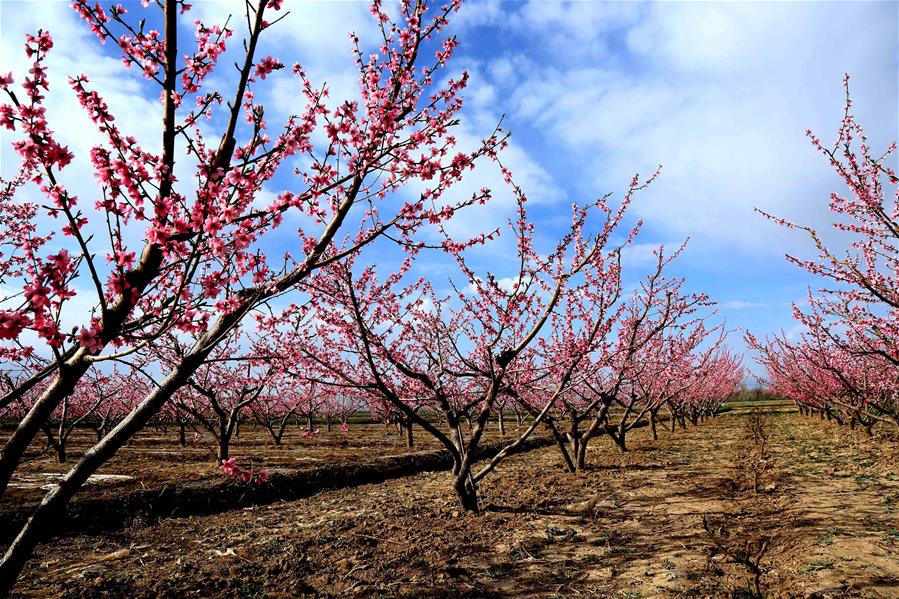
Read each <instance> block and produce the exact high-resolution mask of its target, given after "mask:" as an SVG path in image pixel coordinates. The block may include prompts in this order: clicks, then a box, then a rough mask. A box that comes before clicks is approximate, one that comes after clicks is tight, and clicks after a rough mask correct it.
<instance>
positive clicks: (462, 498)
mask: <svg viewBox="0 0 899 599" xmlns="http://www.w3.org/2000/svg"><path fill="white" fill-rule="evenodd" d="M454 488H455V490H456V496H457V497H458V498H459V503H461V504H462V509H464V510H465V511H466V512H475V513H477V512H478V490H477V489H476V488H475V487H474V486H473V485H472V484H471V482H470V477H469V473H468V472H464V473H460V474H459V475H457V476H456V483H455V485H454Z"/></svg>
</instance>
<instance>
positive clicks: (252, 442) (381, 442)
mask: <svg viewBox="0 0 899 599" xmlns="http://www.w3.org/2000/svg"><path fill="white" fill-rule="evenodd" d="M317 428H318V427H317ZM319 431H320V432H319V434H318V435H317V436H315V437H304V436H302V435H301V434H300V430H299V428H298V427H296V426H291V427H289V428H288V429H287V431H286V432H285V434H284V438H283V440H282V443H281V445H280V446H275V444H274V443H273V441H272V438H271V436H270V435H269V434H268V432H267V431H266V430H265V429H264V428H262V427H261V426H256V425H253V424H249V425H244V426H243V428H242V431H241V435H240V437H238V438H235V439H233V440H232V442H231V449H230V453H231V456H232V457H237V458H238V459H239V461H240V465H241V467H243V468H253V469H254V470H258V469H260V468H267V469H268V470H269V471H270V472H276V471H282V472H285V471H296V470H304V469H309V468H314V467H316V466H319V465H322V464H344V463H349V462H353V461H356V460H359V459H360V458H365V457H375V456H391V455H399V454H403V453H407V452H409V451H420V450H426V449H438V448H439V447H440V446H439V444H438V443H437V442H436V441H435V440H434V439H433V438H432V437H430V436H429V435H426V434H424V432H423V431H416V432H417V433H418V434H417V435H416V437H415V447H414V449H412V450H410V449H409V448H408V447H407V446H406V438H405V436H404V435H402V434H399V432H398V431H397V430H396V428H394V427H392V426H391V427H390V428H386V427H385V426H384V425H383V424H380V423H372V424H361V423H354V424H350V425H349V431H348V432H346V433H344V432H342V431H340V430H339V429H338V428H337V427H336V426H335V427H334V429H333V430H332V431H330V432H329V431H327V430H326V429H325V426H324V425H321V427H320V428H319ZM193 434H194V432H193V431H192V430H189V431H188V433H187V446H185V447H182V446H181V445H180V444H179V443H178V429H177V427H169V428H168V430H167V431H161V430H155V429H153V428H152V427H151V428H149V429H147V430H145V431H142V432H141V433H139V434H138V435H137V436H136V437H135V439H134V440H133V441H132V442H131V443H130V444H128V445H127V446H125V447H123V448H122V449H121V450H120V451H119V452H118V453H117V454H116V456H115V457H114V458H113V459H112V460H110V461H109V463H107V464H106V465H104V466H103V467H102V468H101V469H100V470H99V472H98V473H97V474H98V475H99V476H97V477H94V478H93V479H91V480H90V481H89V483H90V484H88V485H86V486H85V487H84V489H83V490H82V491H81V493H79V497H80V498H88V497H102V496H109V495H115V494H120V493H124V492H126V491H129V490H134V489H159V488H162V487H164V486H166V485H174V484H184V483H190V482H204V481H213V480H219V479H221V478H222V475H221V472H220V471H219V469H218V467H217V466H216V462H215V445H214V443H215V440H214V439H213V438H212V437H211V436H210V435H208V434H204V435H203V436H202V437H201V438H200V439H199V440H197V441H194V438H193ZM4 436H5V434H4V432H2V431H0V439H2V438H4ZM494 437H495V438H499V436H498V435H497V434H496V433H495V431H489V433H488V435H487V438H488V441H489V440H493V439H494ZM95 440H96V437H95V436H94V433H93V432H92V431H90V430H80V429H78V430H76V431H75V432H74V433H73V434H72V437H71V439H70V441H69V444H68V460H67V463H64V464H60V463H59V461H58V460H57V458H56V454H55V453H54V452H53V451H49V452H46V451H42V450H43V449H44V446H45V440H44V439H43V438H40V439H39V441H40V443H35V445H34V446H32V447H31V448H30V451H29V459H27V460H26V461H25V463H24V464H23V465H22V466H21V467H20V468H19V470H18V471H17V472H16V474H15V475H14V477H13V479H12V481H11V483H10V487H9V491H8V492H7V495H6V496H5V497H4V507H5V508H11V507H18V506H25V505H28V504H29V503H30V502H35V501H39V500H40V498H41V497H42V496H43V494H44V493H45V492H46V489H45V487H46V485H49V484H52V482H53V478H54V477H55V476H58V475H61V474H63V473H65V472H67V471H68V470H69V468H71V467H72V465H73V464H75V463H76V462H77V461H78V458H79V457H80V456H81V454H82V453H83V452H84V451H85V450H86V449H87V448H89V447H90V446H91V445H92V444H93V443H94V441H95Z"/></svg>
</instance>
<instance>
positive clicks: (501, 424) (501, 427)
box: [497, 410, 506, 437]
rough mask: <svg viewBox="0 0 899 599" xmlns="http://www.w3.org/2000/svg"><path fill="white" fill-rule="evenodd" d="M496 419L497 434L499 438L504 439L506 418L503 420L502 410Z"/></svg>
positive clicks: (503, 413)
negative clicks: (497, 424) (497, 425)
mask: <svg viewBox="0 0 899 599" xmlns="http://www.w3.org/2000/svg"><path fill="white" fill-rule="evenodd" d="M497 419H498V420H499V434H500V436H501V437H505V436H506V418H505V412H504V411H503V410H500V411H499V414H497Z"/></svg>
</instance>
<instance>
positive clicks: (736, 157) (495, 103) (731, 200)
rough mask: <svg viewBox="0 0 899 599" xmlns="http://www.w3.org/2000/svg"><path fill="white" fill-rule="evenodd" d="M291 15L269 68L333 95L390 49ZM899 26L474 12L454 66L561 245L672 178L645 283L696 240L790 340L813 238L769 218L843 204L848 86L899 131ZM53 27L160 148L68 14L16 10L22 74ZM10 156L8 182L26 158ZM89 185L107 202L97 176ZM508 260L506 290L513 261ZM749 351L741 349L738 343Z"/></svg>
mask: <svg viewBox="0 0 899 599" xmlns="http://www.w3.org/2000/svg"><path fill="white" fill-rule="evenodd" d="M126 4H127V3H126ZM241 4H242V3H239V2H227V1H199V2H196V3H195V12H196V13H198V16H202V17H203V18H204V19H205V20H207V21H208V22H211V23H215V22H219V23H221V22H223V20H224V16H226V15H227V14H228V13H239V11H240V8H241ZM285 7H286V8H290V10H291V13H292V14H291V15H290V16H289V17H288V18H287V19H286V20H285V21H284V22H282V23H280V24H279V25H278V26H277V28H276V30H275V31H274V32H273V33H272V35H270V36H269V38H268V40H267V42H266V44H265V45H264V46H263V48H262V52H263V53H262V55H265V54H268V53H271V54H273V55H276V56H278V57H280V58H281V59H282V60H283V61H284V62H285V63H287V64H292V63H293V62H296V61H299V62H301V63H303V65H304V66H305V67H306V68H307V70H308V72H309V74H310V76H311V78H312V79H313V80H315V81H324V80H326V81H328V82H329V83H330V85H331V88H332V96H333V97H335V98H343V97H352V96H353V95H354V94H355V92H354V88H355V80H356V77H357V74H356V72H355V71H354V70H353V66H352V59H351V55H350V52H349V43H348V41H347V37H346V33H347V32H348V31H349V30H355V31H357V32H358V33H359V34H360V36H361V37H362V39H363V41H364V40H366V39H371V38H370V37H368V38H367V36H371V35H372V34H373V33H374V30H373V23H372V21H371V19H370V17H369V15H368V9H367V4H365V3H361V2H302V3H299V2H291V1H290V0H288V1H287V2H285ZM897 12H899V3H895V2H663V3H642V2H572V3H563V2H555V1H532V2H469V3H467V4H466V5H465V6H464V7H463V9H462V11H461V13H460V14H459V15H457V17H456V19H455V20H454V22H453V25H452V30H453V32H454V33H455V34H456V35H458V37H459V39H460V41H461V46H460V47H459V49H458V53H457V55H456V58H455V60H454V66H453V70H461V69H463V68H464V69H467V70H468V71H469V72H470V73H471V85H470V87H469V89H468V91H467V93H466V108H465V109H464V114H463V119H464V124H463V126H462V128H461V131H460V139H462V140H463V142H464V141H465V140H466V139H467V140H476V139H478V138H479V137H480V136H481V135H483V134H485V133H487V132H489V131H490V130H491V129H492V127H493V125H494V124H495V123H496V122H497V120H498V119H499V118H500V116H501V115H505V124H506V127H507V128H508V129H510V130H511V131H512V133H513V138H512V139H513V143H512V145H511V147H510V148H509V150H508V152H507V155H506V157H505V160H506V162H507V163H508V165H509V166H510V167H511V168H512V170H513V171H514V172H515V174H516V179H517V180H518V181H519V182H520V183H521V184H522V185H523V186H524V187H525V189H526V191H527V193H528V195H529V197H530V198H531V199H532V206H531V216H532V217H533V218H534V219H536V220H537V221H538V223H539V227H540V230H541V233H542V235H544V236H545V237H546V238H547V239H548V238H552V237H555V236H557V235H559V234H560V233H561V226H562V223H564V222H565V221H566V220H567V219H568V214H569V212H568V206H569V205H570V203H571V202H572V201H585V200H589V199H592V198H594V197H596V196H598V195H601V194H604V193H606V192H616V193H617V194H619V195H620V192H622V191H623V190H624V188H625V187H626V185H627V182H628V181H629V179H630V177H631V176H632V174H633V173H634V172H640V173H643V174H648V173H650V172H651V171H652V170H653V169H654V168H655V166H656V165H658V164H662V165H663V169H664V170H663V173H662V176H661V178H660V179H659V180H658V181H657V182H656V183H655V184H654V185H653V186H652V187H651V188H650V189H648V190H646V191H644V192H642V193H641V194H640V195H639V197H638V198H637V200H636V202H635V205H634V208H633V216H634V218H636V217H640V218H643V219H644V220H645V223H646V224H645V227H644V229H643V232H642V234H641V236H640V238H639V240H638V245H637V246H636V247H635V248H634V250H633V251H632V252H631V253H630V255H629V256H628V258H627V261H626V265H629V266H630V269H629V271H628V272H629V273H630V275H629V278H630V279H631V280H635V279H636V277H637V276H638V274H639V272H640V271H641V268H642V267H644V266H645V265H646V260H647V258H648V257H649V252H648V249H649V248H650V247H651V246H653V245H655V244H658V243H665V244H667V245H670V246H675V245H677V244H679V243H680V242H681V241H683V239H685V238H686V237H688V236H689V237H690V238H691V243H690V246H689V248H688V250H687V251H686V253H685V254H684V255H683V256H682V257H681V259H680V260H679V261H678V263H677V264H676V267H675V269H674V270H675V272H676V273H677V274H680V275H682V276H685V277H687V279H688V281H689V284H690V288H691V289H694V290H702V291H705V292H707V293H709V294H710V295H711V296H712V297H713V298H715V299H717V300H719V302H720V304H721V310H720V313H721V315H722V316H723V317H726V318H727V320H728V322H729V324H731V325H733V326H742V327H746V328H748V329H750V330H752V331H753V332H755V333H758V334H762V335H764V334H766V333H769V332H771V331H774V330H779V329H781V328H784V329H790V328H792V327H793V323H792V321H791V319H790V303H791V302H792V301H794V300H801V299H802V298H803V297H804V295H805V289H806V288H807V286H809V285H814V281H812V280H811V279H810V278H809V277H806V276H804V275H803V273H801V272H800V271H798V270H797V269H795V268H793V267H791V266H790V265H788V264H787V263H786V262H785V261H784V260H783V254H784V252H785V251H791V252H798V253H801V254H802V253H804V254H808V253H809V244H808V243H807V241H806V240H805V239H803V238H802V237H801V235H799V234H798V233H796V232H789V231H783V230H780V229H779V228H778V227H777V226H775V225H773V224H771V223H768V222H766V221H765V220H764V219H763V218H762V217H761V216H758V215H756V214H755V213H754V212H753V208H754V207H759V208H762V209H765V210H767V211H771V212H775V213H777V214H780V215H783V216H786V217H789V218H791V219H793V220H795V221H797V222H802V223H808V224H812V225H816V226H818V227H820V228H822V229H823V228H824V227H825V226H826V225H825V223H826V222H827V216H828V215H827V211H826V202H827V198H828V195H829V193H830V191H833V190H839V189H840V187H839V182H838V181H836V180H835V177H834V176H833V175H832V173H831V172H830V169H829V166H828V164H827V162H826V161H825V160H824V159H823V158H822V157H820V156H819V155H817V154H816V153H815V152H814V150H813V149H812V148H811V146H810V144H809V143H808V141H807V140H806V138H805V137H804V131H805V130H806V129H809V128H810V129H812V130H813V131H815V132H816V133H817V134H819V135H820V136H821V137H822V138H823V139H825V140H829V139H831V138H832V137H833V134H834V132H835V130H836V127H837V125H838V123H839V119H840V114H841V110H842V94H843V91H842V88H841V78H842V75H843V73H847V72H848V73H849V74H850V75H851V77H852V82H851V87H852V92H853V97H854V102H855V109H856V112H857V113H858V114H859V116H860V121H861V122H862V123H863V124H865V125H866V127H867V131H868V134H869V137H870V138H871V141H872V144H873V145H874V147H875V148H885V147H886V146H887V145H888V144H889V143H890V142H891V141H893V140H895V139H897V137H899V134H897V113H899V108H897V97H899V91H897V68H899V67H897V56H899V48H897V38H899V19H897ZM187 25H189V23H187ZM37 27H44V28H46V29H49V30H50V31H51V32H52V33H53V34H54V36H55V38H56V40H57V47H56V49H55V51H54V55H53V58H52V61H51V81H53V82H55V84H56V87H55V92H56V93H57V94H60V95H62V94H68V96H71V93H70V92H69V90H68V88H67V87H65V84H64V81H65V79H64V76H66V75H69V74H77V73H80V72H81V71H86V72H87V73H88V74H89V75H90V76H91V78H92V80H94V81H95V82H96V83H97V84H98V87H101V86H102V87H103V89H106V90H107V100H108V102H109V104H110V106H111V107H112V108H113V111H114V112H115V113H117V114H119V115H121V118H120V120H121V121H122V122H133V123H134V127H135V130H134V134H135V135H137V136H138V137H139V138H140V139H146V140H148V141H147V145H148V146H149V147H154V144H157V143H158V142H156V141H153V140H154V138H155V137H156V135H155V134H154V131H155V125H156V122H157V121H156V113H157V112H158V106H157V104H158V102H156V101H155V98H154V97H153V93H148V88H147V86H146V85H144V84H143V83H142V82H140V81H139V80H137V79H136V78H134V77H128V76H125V77H123V76H122V70H121V68H120V63H118V61H117V59H116V58H115V57H114V55H113V54H112V53H111V51H112V49H111V48H101V47H100V46H99V45H98V44H97V43H96V40H95V38H93V37H92V36H91V35H90V33H89V32H88V31H87V30H86V28H85V27H83V26H82V25H80V24H79V22H78V21H77V19H76V18H75V16H74V15H73V13H72V11H71V9H70V8H69V7H68V3H67V2H14V1H6V0H4V1H2V2H0V33H2V46H0V55H2V56H3V57H4V58H3V68H2V70H3V71H4V72H5V71H7V70H14V71H16V70H20V67H21V65H22V64H24V63H23V58H22V53H21V50H20V48H21V43H22V39H23V36H24V34H25V33H26V32H30V31H34V30H35V29H36V28H37ZM186 33H187V32H186ZM20 72H21V71H20ZM292 85H293V81H292V80H291V79H290V78H289V77H285V78H283V79H277V78H276V79H275V80H274V81H273V82H272V84H271V86H270V87H269V88H268V90H267V93H268V97H267V98H266V100H267V101H268V103H269V104H270V106H271V107H272V114H273V115H277V114H281V115H287V114H289V113H290V112H291V111H292V109H293V110H296V109H297V107H295V106H293V102H294V100H295V97H296V94H295V90H294V88H293V87H292ZM51 96H52V95H51ZM50 117H51V126H52V125H53V124H54V121H53V119H54V118H56V119H57V121H56V122H57V123H58V122H59V121H60V120H63V119H64V120H65V123H66V126H65V127H60V126H59V125H58V124H57V125H56V127H55V128H56V129H57V130H58V131H59V133H60V137H62V138H63V140H64V141H67V142H68V143H69V144H70V145H71V146H72V149H73V150H74V151H75V152H76V154H80V155H81V156H85V157H86V156H87V151H88V150H89V147H90V144H91V143H92V142H91V140H93V139H95V137H94V136H93V133H92V132H91V127H90V124H89V123H87V122H86V121H85V122H82V121H83V119H81V116H80V114H78V111H77V109H76V104H74V100H73V99H72V98H65V97H60V98H55V97H52V98H51V104H50ZM79 119H80V120H79ZM7 145H8V144H5V143H4V148H3V150H2V154H0V156H2V159H3V168H2V171H3V175H4V176H7V175H9V170H10V165H12V164H13V163H14V162H13V161H14V158H13V157H12V155H11V154H10V152H9V150H8V148H7V147H6V146H7ZM73 168H75V169H78V168H86V167H85V166H84V165H81V166H79V165H78V164H76V165H75V167H73ZM72 179H74V180H76V181H77V180H78V179H79V177H78V176H77V175H73V176H72ZM80 180H81V181H82V184H83V185H84V186H85V189H84V190H83V191H84V192H85V193H89V191H88V190H87V189H86V188H87V186H89V185H90V181H91V176H90V175H89V174H88V171H87V170H85V171H84V176H83V177H81V178H80ZM485 184H487V185H491V186H493V187H498V177H497V174H496V172H495V170H493V169H491V168H485V169H479V170H478V171H476V172H475V173H473V174H472V175H471V176H470V177H469V180H468V181H466V183H465V185H466V186H468V187H470V188H472V189H476V188H479V187H481V186H482V185H485ZM72 185H73V186H76V191H78V189H77V186H78V185H79V183H77V182H73V183H72ZM510 207H511V204H510V202H508V201H507V200H504V199H503V198H499V200H498V201H497V202H495V203H494V205H493V206H490V207H488V208H485V209H483V210H482V211H480V212H477V213H475V212H472V213H471V214H468V215H465V216H464V217H462V220H461V221H460V222H458V223H456V225H455V227H457V230H458V231H459V232H460V233H464V232H469V231H471V232H473V231H476V230H479V229H482V228H484V227H485V226H487V225H491V224H493V225H496V224H500V223H501V222H502V221H503V220H504V219H505V218H506V217H507V216H508V214H509V209H510ZM491 251H492V252H497V251H498V252H502V251H503V250H502V246H501V245H500V246H497V247H496V248H493V249H491ZM374 259H376V260H382V261H383V262H384V263H385V264H387V263H389V262H390V261H391V260H392V258H390V257H388V256H386V255H385V256H374ZM491 260H493V258H491ZM493 262H494V263H496V264H500V266H497V269H499V270H500V272H498V274H499V275H500V276H502V275H503V274H504V273H503V272H501V268H502V266H501V261H496V260H493ZM422 268H423V269H424V268H427V269H429V270H430V271H431V272H435V271H436V270H437V269H436V265H434V264H430V263H423V265H422ZM733 344H734V346H735V347H737V348H741V347H742V343H741V342H740V341H739V340H738V339H736V338H735V339H734V343H733Z"/></svg>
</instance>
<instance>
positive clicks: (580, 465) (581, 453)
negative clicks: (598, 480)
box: [575, 439, 589, 472]
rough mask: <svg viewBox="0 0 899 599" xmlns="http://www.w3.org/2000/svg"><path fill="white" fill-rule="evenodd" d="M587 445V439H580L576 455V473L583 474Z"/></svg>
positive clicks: (585, 464)
mask: <svg viewBox="0 0 899 599" xmlns="http://www.w3.org/2000/svg"><path fill="white" fill-rule="evenodd" d="M588 443H589V440H588V439H582V440H581V442H580V445H579V446H578V448H577V455H576V460H577V463H576V466H575V467H576V468H577V471H578V472H583V471H584V468H585V467H586V466H587V444H588Z"/></svg>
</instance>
